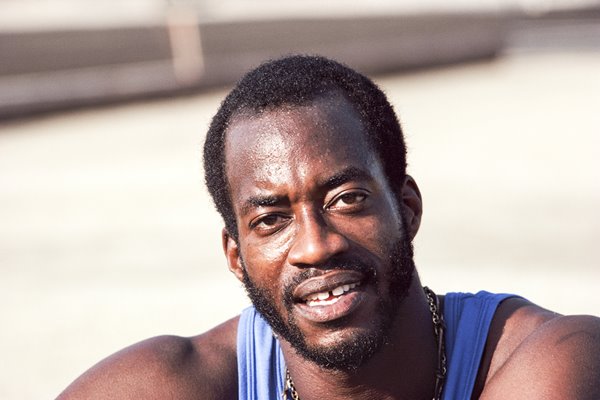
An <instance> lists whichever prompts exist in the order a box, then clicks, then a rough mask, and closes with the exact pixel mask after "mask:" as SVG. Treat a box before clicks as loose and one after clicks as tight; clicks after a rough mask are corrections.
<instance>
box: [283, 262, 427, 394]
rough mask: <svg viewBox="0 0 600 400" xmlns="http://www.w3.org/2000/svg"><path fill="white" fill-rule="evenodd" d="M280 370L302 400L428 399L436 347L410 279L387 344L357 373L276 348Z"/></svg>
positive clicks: (416, 283)
mask: <svg viewBox="0 0 600 400" xmlns="http://www.w3.org/2000/svg"><path fill="white" fill-rule="evenodd" d="M281 347H282V350H283V353H284V357H285V360H286V364H287V366H288V369H289V371H290V374H291V375H292V377H293V380H294V384H295V386H296V389H297V391H298V393H299V394H300V398H301V399H302V400H311V399H317V398H318V399H322V398H327V399H338V398H339V399H348V398H352V399H373V398H377V399H431V398H432V397H433V392H434V385H435V370H436V367H437V347H436V341H435V338H434V335H433V324H432V319H431V313H430V311H429V305H428V303H427V300H426V297H425V294H424V293H423V289H422V288H421V283H420V281H419V279H418V276H417V275H416V274H415V279H414V280H413V283H412V285H411V288H410V291H409V295H408V297H407V298H406V299H405V300H404V301H403V302H402V305H401V307H399V310H398V313H397V315H396V319H395V321H394V324H393V326H392V328H391V332H390V335H389V341H388V342H386V343H385V344H384V345H383V346H382V348H381V349H380V350H379V351H378V352H377V353H376V354H375V355H374V356H373V357H372V358H371V359H370V360H368V361H366V362H365V363H364V364H363V365H361V366H360V367H359V368H358V369H357V370H353V371H340V370H332V369H325V368H322V367H319V366H318V365H316V364H314V363H313V362H311V361H308V360H306V359H304V358H302V357H301V356H299V355H298V354H297V353H296V352H295V350H294V349H293V348H292V346H291V345H290V344H289V343H287V342H285V341H282V342H281Z"/></svg>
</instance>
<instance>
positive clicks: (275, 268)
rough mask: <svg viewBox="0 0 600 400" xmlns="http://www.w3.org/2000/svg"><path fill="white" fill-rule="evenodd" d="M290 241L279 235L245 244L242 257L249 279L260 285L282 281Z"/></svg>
mask: <svg viewBox="0 0 600 400" xmlns="http://www.w3.org/2000/svg"><path fill="white" fill-rule="evenodd" d="M290 240H291V239H290V238H288V237H285V236H283V235H280V236H278V237H275V238H272V237H271V238H269V240H253V241H248V242H247V243H245V245H244V246H243V248H242V256H243V259H244V264H245V265H246V268H247V270H248V274H249V275H250V277H251V278H252V279H254V280H255V281H260V282H261V284H262V285H264V284H271V285H272V284H275V283H277V282H280V281H282V280H283V274H284V271H285V265H286V259H287V253H288V250H289V243H290Z"/></svg>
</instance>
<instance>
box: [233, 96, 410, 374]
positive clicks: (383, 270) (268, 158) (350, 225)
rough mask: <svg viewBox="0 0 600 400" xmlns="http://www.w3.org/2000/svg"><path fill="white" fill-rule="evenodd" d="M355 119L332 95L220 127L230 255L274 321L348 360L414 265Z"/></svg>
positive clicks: (401, 292) (384, 322) (331, 358)
mask: <svg viewBox="0 0 600 400" xmlns="http://www.w3.org/2000/svg"><path fill="white" fill-rule="evenodd" d="M363 129H364V128H363V126H362V124H361V122H360V120H359V119H358V116H357V115H356V112H355V111H354V109H353V108H352V106H351V105H350V104H349V103H348V102H347V101H346V100H345V99H343V98H341V97H337V96H333V97H327V98H323V99H320V100H316V101H315V102H314V103H312V104H311V105H310V106H303V107H295V108H282V109H278V110H273V111H269V112H264V113H262V114H260V115H258V116H252V117H241V116H240V117H238V118H236V119H234V121H233V123H232V124H231V125H230V128H229V129H228V131H227V141H226V149H225V151H226V160H227V177H228V182H229V187H230V192H231V199H232V203H233V207H234V211H235V214H236V221H237V226H238V235H239V236H238V243H237V244H234V243H230V246H229V250H231V249H234V251H228V260H229V262H230V267H231V268H232V270H234V272H235V273H236V274H237V275H238V277H240V278H241V279H242V280H243V281H244V284H245V286H246V289H247V291H248V293H249V295H250V297H251V299H252V301H253V303H254V305H255V307H256V308H257V310H258V311H259V312H260V313H261V314H262V315H263V317H265V319H266V320H267V321H268V322H269V324H270V325H271V326H272V327H273V330H274V331H275V332H276V333H278V334H279V335H281V336H282V337H283V339H285V340H286V341H288V342H289V343H290V344H291V345H292V346H294V348H295V349H296V350H297V351H298V352H299V353H300V354H302V355H304V356H305V357H307V358H308V359H310V360H312V361H315V362H317V363H318V364H319V365H321V366H325V367H332V368H341V369H351V368H356V367H357V366H358V365H360V363H362V362H363V361H364V360H366V359H368V358H369V357H370V356H372V355H373V354H374V353H375V352H376V351H377V350H378V348H379V347H380V346H381V344H382V343H383V342H385V340H386V333H387V332H388V330H389V329H390V326H391V325H392V322H393V320H394V316H395V315H396V313H397V309H398V305H399V304H400V303H401V300H402V299H403V298H404V297H405V296H406V293H407V291H408V287H409V285H410V282H411V278H412V273H413V269H414V266H413V263H412V259H411V257H410V254H411V251H410V243H409V240H408V238H407V236H406V235H404V234H403V233H402V232H403V231H404V229H403V227H402V218H401V217H400V213H399V210H398V207H397V205H396V202H395V199H394V196H393V194H392V192H391V190H390V188H389V186H388V183H387V180H386V177H385V176H384V174H383V169H382V166H381V163H380V161H379V160H378V158H377V157H376V156H375V154H374V153H373V152H372V150H371V149H370V146H369V145H368V144H367V140H366V138H365V135H364V132H363ZM230 240H231V239H230Z"/></svg>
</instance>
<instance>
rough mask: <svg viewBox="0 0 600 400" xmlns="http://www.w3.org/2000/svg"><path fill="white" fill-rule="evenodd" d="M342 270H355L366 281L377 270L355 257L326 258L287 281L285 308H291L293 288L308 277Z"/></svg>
mask: <svg viewBox="0 0 600 400" xmlns="http://www.w3.org/2000/svg"><path fill="white" fill-rule="evenodd" d="M334 270H344V271H357V272H361V273H362V274H364V275H365V277H366V281H367V282H370V281H375V280H376V278H377V270H376V269H375V268H374V267H373V266H372V265H370V264H367V263H366V262H363V261H361V260H358V259H355V258H347V257H334V258H331V259H329V260H327V261H326V262H325V263H323V264H320V265H318V266H314V267H306V268H305V269H303V270H302V271H300V272H299V273H298V274H296V275H295V276H294V277H293V278H291V279H290V280H289V281H288V282H286V283H285V284H284V287H283V301H284V303H285V306H286V308H289V309H291V307H292V305H293V303H294V300H293V295H292V293H293V292H294V289H295V288H296V287H297V286H298V285H299V284H301V283H302V282H304V281H306V280H307V279H310V278H315V277H319V276H322V275H325V274H326V273H328V272H329V271H334Z"/></svg>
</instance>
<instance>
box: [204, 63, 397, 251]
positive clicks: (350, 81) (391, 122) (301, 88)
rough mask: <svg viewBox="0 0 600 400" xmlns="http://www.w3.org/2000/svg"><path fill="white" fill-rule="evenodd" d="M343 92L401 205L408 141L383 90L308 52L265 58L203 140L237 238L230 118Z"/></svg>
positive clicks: (214, 188) (211, 176)
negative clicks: (228, 159)
mask: <svg viewBox="0 0 600 400" xmlns="http://www.w3.org/2000/svg"><path fill="white" fill-rule="evenodd" d="M330 93H331V94H338V93H339V94H341V95H342V96H343V97H344V98H346V99H347V100H348V101H349V102H350V104H352V105H353V107H354V109H355V110H356V112H357V113H358V116H359V118H360V120H361V122H362V124H363V126H364V127H365V132H366V135H367V141H368V142H369V144H370V145H371V146H372V147H373V150H374V151H375V153H376V154H377V155H378V156H379V159H380V161H381V163H382V166H383V169H384V173H385V174H386V176H387V178H388V183H389V184H390V187H391V188H392V190H393V191H394V193H395V196H396V200H397V202H398V205H399V204H400V197H399V196H400V191H401V188H402V184H403V182H404V178H405V175H406V146H405V144H404V137H403V135H402V129H401V127H400V123H399V122H398V119H397V117H396V114H395V112H394V109H393V107H392V106H391V104H390V103H389V102H388V100H387V98H386V96H385V94H384V93H383V92H382V90H381V89H380V88H379V87H377V85H375V83H373V82H372V81H371V80H370V79H369V78H367V77H366V76H364V75H362V74H360V73H358V72H356V71H354V70H353V69H351V68H349V67H347V66H346V65H343V64H341V63H339V62H336V61H333V60H330V59H327V58H324V57H320V56H308V55H292V56H287V57H283V58H280V59H276V60H271V61H267V62H265V63H263V64H261V65H260V66H259V67H257V68H256V69H254V70H252V71H250V72H248V73H247V74H246V75H245V76H244V77H242V79H241V80H240V81H239V82H238V83H237V85H236V86H235V87H234V88H233V90H231V92H230V93H229V94H228V95H227V97H226V98H225V99H224V100H223V102H222V103H221V107H220V108H219V110H218V111H217V114H216V115H215V116H214V117H213V119H212V122H211V124H210V127H209V129H208V133H207V136H206V140H205V142H204V176H205V181H206V186H207V187H208V191H209V193H210V195H211V196H212V199H213V201H214V203H215V206H216V208H217V210H218V211H219V213H220V214H221V216H222V217H223V220H224V222H225V229H226V230H227V232H228V233H229V235H231V236H232V237H233V238H234V239H235V240H236V241H237V237H238V231H237V225H236V219H235V212H234V209H233V205H232V202H231V197H230V190H229V184H228V181H227V174H226V166H225V135H226V131H227V128H228V126H229V124H230V123H231V121H232V119H233V118H234V117H236V116H238V115H240V114H242V113H244V114H247V113H248V114H250V115H256V114H260V113H261V112H263V111H268V110H273V109H277V108H280V107H284V106H288V107H289V106H304V105H309V104H310V103H312V102H314V101H315V100H316V99H317V98H320V97H323V96H326V95H328V94H330Z"/></svg>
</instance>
